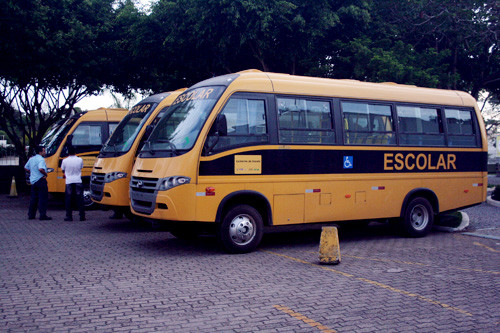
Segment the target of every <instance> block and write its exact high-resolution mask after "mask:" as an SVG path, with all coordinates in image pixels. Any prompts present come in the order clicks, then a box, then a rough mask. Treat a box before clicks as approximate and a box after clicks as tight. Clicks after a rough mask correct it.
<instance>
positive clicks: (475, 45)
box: [0, 0, 500, 150]
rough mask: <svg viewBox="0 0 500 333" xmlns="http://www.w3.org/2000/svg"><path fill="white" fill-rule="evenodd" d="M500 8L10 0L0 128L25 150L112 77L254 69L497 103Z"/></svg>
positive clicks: (150, 85) (146, 79) (118, 85)
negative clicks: (432, 90) (440, 91)
mask: <svg viewBox="0 0 500 333" xmlns="http://www.w3.org/2000/svg"><path fill="white" fill-rule="evenodd" d="M498 17H500V6H499V4H498V1H491V0H482V1H480V0H463V1H456V0H408V1H400V0H316V1H304V0H158V2H156V3H155V5H153V7H152V8H151V12H150V13H148V14H146V13H143V12H141V11H139V10H138V9H137V8H136V7H135V6H134V1H133V0H116V1H115V0H2V5H1V6H0V31H2V33H1V34H0V55H1V60H2V61H0V126H1V127H2V129H3V130H5V132H7V134H8V135H9V138H11V140H12V141H13V142H14V143H15V144H16V147H19V149H20V150H21V149H23V147H24V145H25V144H26V142H23V141H24V138H25V137H27V138H28V141H29V142H28V143H29V144H30V145H33V144H37V142H38V141H39V139H41V135H42V134H43V133H44V132H45V130H46V129H47V128H48V127H49V126H50V125H51V124H52V123H53V122H54V121H57V120H58V119H61V117H63V116H65V115H67V114H68V113H69V112H71V109H72V107H73V105H74V104H75V103H76V102H77V101H78V100H79V99H81V98H82V97H83V96H87V95H89V94H93V93H96V92H98V91H99V90H100V89H102V88H103V87H105V86H108V87H111V88H113V89H114V90H116V91H118V92H121V93H125V94H127V93H130V92H131V91H132V90H133V89H138V90H142V91H149V92H162V91H167V90H173V89H177V88H181V87H187V86H190V85H192V84H194V83H196V82H198V81H201V80H203V79H206V78H209V77H212V76H215V75H221V74H225V73H229V72H236V71H240V70H243V69H249V68H256V69H261V70H264V71H274V72H284V73H290V74H299V75H314V76H323V77H332V78H344V79H347V78H351V79H359V80H363V81H374V82H384V81H392V82H396V83H402V84H414V85H418V86H425V87H437V88H446V89H459V90H465V91H468V92H470V93H471V94H472V95H473V96H474V97H476V98H477V97H478V96H479V92H480V91H482V90H486V91H488V93H489V94H488V96H490V97H488V98H490V100H491V101H498V100H499V93H500V59H499V44H498V36H499V35H500V29H499V25H498ZM61 100H64V103H59V101H61ZM56 101H58V102H57V103H56ZM493 119H496V118H493ZM491 126H493V127H494V126H497V125H495V124H493V125H491ZM491 126H490V127H491ZM493 127H492V128H493ZM16 137H17V139H16Z"/></svg>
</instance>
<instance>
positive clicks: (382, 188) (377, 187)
mask: <svg viewBox="0 0 500 333" xmlns="http://www.w3.org/2000/svg"><path fill="white" fill-rule="evenodd" d="M372 190H374V191H378V190H385V186H372Z"/></svg>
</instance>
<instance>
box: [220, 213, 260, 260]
mask: <svg viewBox="0 0 500 333" xmlns="http://www.w3.org/2000/svg"><path fill="white" fill-rule="evenodd" d="M263 230H264V223H263V221H262V216H261V214H260V213H259V212H258V211H257V210H256V209H255V208H253V207H252V206H249V205H238V206H234V207H233V208H231V209H230V210H229V211H228V212H227V213H226V214H225V215H224V218H223V220H222V223H221V224H220V225H219V226H218V228H217V238H218V240H219V242H220V243H221V245H222V246H223V248H224V250H226V251H227V252H229V253H248V252H251V251H253V250H255V248H257V246H258V245H259V243H260V241H261V239H262V235H263V233H264V231H263Z"/></svg>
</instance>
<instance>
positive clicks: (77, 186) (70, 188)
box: [61, 146, 85, 221]
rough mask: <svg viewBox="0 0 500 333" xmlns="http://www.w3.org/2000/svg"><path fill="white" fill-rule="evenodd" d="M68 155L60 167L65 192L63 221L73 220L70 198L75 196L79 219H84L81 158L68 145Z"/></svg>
mask: <svg viewBox="0 0 500 333" xmlns="http://www.w3.org/2000/svg"><path fill="white" fill-rule="evenodd" d="M68 153H69V156H68V157H66V158H65V159H64V160H63V161H62V164H61V169H62V172H63V174H64V178H65V179H66V192H65V197H64V199H65V200H64V201H65V204H66V217H65V218H64V221H73V209H72V205H71V202H72V199H73V195H75V196H76V203H77V207H78V211H79V212H80V221H85V207H84V206H83V184H82V168H83V160H82V159H81V158H80V157H78V156H76V151H75V148H74V147H73V146H69V147H68Z"/></svg>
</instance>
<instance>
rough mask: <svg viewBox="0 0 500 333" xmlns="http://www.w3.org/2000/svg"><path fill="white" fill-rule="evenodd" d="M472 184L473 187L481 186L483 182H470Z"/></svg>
mask: <svg viewBox="0 0 500 333" xmlns="http://www.w3.org/2000/svg"><path fill="white" fill-rule="evenodd" d="M472 186H474V187H479V186H483V183H479V184H478V183H474V184H472Z"/></svg>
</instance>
